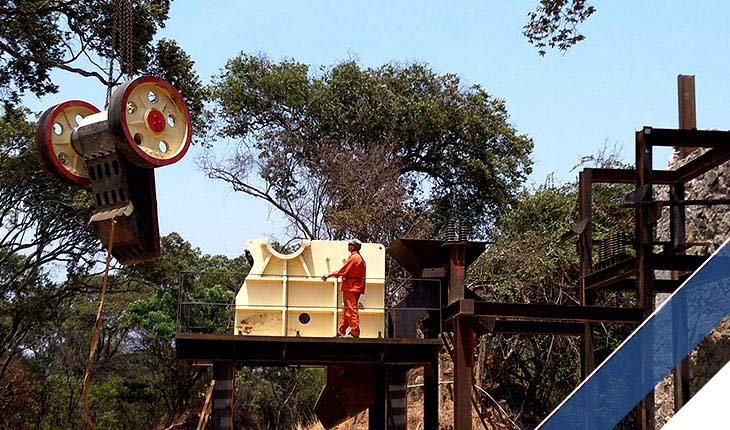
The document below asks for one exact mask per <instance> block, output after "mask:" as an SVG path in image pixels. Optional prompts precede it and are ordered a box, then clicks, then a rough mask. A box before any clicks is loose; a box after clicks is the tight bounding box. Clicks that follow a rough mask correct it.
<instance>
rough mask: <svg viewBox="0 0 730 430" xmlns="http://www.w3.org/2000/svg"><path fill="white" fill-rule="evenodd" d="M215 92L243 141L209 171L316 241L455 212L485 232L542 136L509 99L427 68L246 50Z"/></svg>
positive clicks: (433, 224)
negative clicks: (516, 114) (518, 117)
mask: <svg viewBox="0 0 730 430" xmlns="http://www.w3.org/2000/svg"><path fill="white" fill-rule="evenodd" d="M212 94H213V96H214V100H215V103H216V107H217V112H218V114H219V117H220V118H221V119H222V121H221V124H219V128H218V133H219V135H220V136H221V137H226V138H234V139H237V140H238V142H240V143H239V145H238V148H237V151H236V153H235V155H233V156H231V157H229V158H227V159H225V160H215V159H209V160H207V162H206V164H205V168H206V170H207V172H208V174H209V175H210V176H211V177H212V178H216V179H220V180H224V181H226V182H229V183H230V184H231V185H232V186H233V188H234V189H235V190H238V191H243V192H245V193H248V194H250V195H253V196H255V197H258V198H261V199H264V200H266V201H267V202H269V203H270V204H271V205H273V206H274V207H275V208H277V209H278V210H280V211H281V212H282V214H283V215H285V216H286V217H287V218H288V220H289V221H290V222H291V225H292V226H293V227H294V230H295V232H296V233H297V234H298V235H301V236H304V237H308V238H341V237H344V236H345V235H348V234H355V235H358V236H360V237H361V238H363V239H365V240H385V239H389V238H392V237H393V236H394V235H395V234H400V235H404V234H406V235H407V234H414V233H413V231H412V230H417V231H419V232H420V234H428V232H433V231H435V230H437V229H438V227H440V226H441V225H442V224H443V222H444V221H445V220H446V219H448V218H449V217H454V216H456V217H460V218H463V219H468V220H470V221H471V222H472V223H473V225H474V226H475V227H476V228H481V229H482V232H483V231H486V230H487V229H488V228H489V227H491V225H492V221H493V220H494V219H495V218H497V217H498V216H499V215H500V214H502V213H503V212H504V210H505V209H506V208H507V207H508V206H509V205H510V204H511V203H513V202H514V195H515V192H516V190H517V189H518V188H519V186H520V184H521V183H522V182H523V181H524V180H525V178H526V176H527V175H528V174H529V173H530V166H531V161H530V159H529V154H530V152H531V150H532V140H531V139H530V138H529V137H527V136H526V135H524V134H520V133H519V132H518V131H517V130H515V128H514V127H513V126H512V125H511V124H510V123H509V115H508V113H507V108H506V105H505V103H504V101H502V100H499V99H495V98H494V97H492V96H490V95H489V93H487V91H486V90H484V89H483V88H482V87H481V86H479V85H468V86H467V85H466V84H464V83H463V82H462V81H461V79H460V78H459V77H458V76H456V75H454V74H442V75H441V74H438V73H436V72H434V71H433V70H432V69H431V68H429V67H428V66H427V65H425V64H419V63H412V64H395V63H390V64H385V65H383V66H380V67H377V68H363V67H361V66H360V65H359V64H358V63H357V62H355V61H344V62H342V63H339V64H336V65H335V66H332V67H329V68H321V69H319V70H318V71H312V70H310V67H309V66H307V65H305V64H302V63H299V62H297V61H295V60H291V59H285V60H281V61H279V62H274V61H271V60H270V59H268V58H267V57H265V56H263V55H255V56H254V55H247V54H241V55H240V56H238V57H236V58H234V59H232V60H230V61H229V62H228V63H227V64H226V66H225V68H224V69H223V71H222V73H221V74H220V75H219V76H218V77H217V78H216V79H215V81H214V84H213V86H212ZM414 226H416V228H415V229H414Z"/></svg>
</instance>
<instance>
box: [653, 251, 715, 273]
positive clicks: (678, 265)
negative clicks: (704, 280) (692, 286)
mask: <svg viewBox="0 0 730 430" xmlns="http://www.w3.org/2000/svg"><path fill="white" fill-rule="evenodd" d="M652 260H653V262H654V264H653V266H651V268H653V269H654V270H682V271H692V272H693V271H695V270H697V268H699V267H700V266H701V265H702V263H704V262H705V260H707V256H706V255H682V254H654V255H653V256H652Z"/></svg>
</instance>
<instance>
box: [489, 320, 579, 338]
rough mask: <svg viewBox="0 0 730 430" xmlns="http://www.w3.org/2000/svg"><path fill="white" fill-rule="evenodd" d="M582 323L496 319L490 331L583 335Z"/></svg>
mask: <svg viewBox="0 0 730 430" xmlns="http://www.w3.org/2000/svg"><path fill="white" fill-rule="evenodd" d="M583 329H584V325H583V324H582V323H565V322H555V321H521V320H513V321H508V320H497V321H495V322H494V328H492V333H495V334H529V335H561V336H583V334H584V331H583Z"/></svg>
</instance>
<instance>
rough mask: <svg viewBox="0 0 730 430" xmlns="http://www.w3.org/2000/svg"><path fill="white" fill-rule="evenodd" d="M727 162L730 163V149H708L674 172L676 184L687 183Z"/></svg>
mask: <svg viewBox="0 0 730 430" xmlns="http://www.w3.org/2000/svg"><path fill="white" fill-rule="evenodd" d="M727 161H730V148H715V149H710V150H709V151H707V152H705V153H704V154H702V155H700V156H699V157H697V158H695V159H694V160H691V161H688V162H687V164H685V165H683V166H681V167H679V168H678V169H677V170H675V171H674V172H675V174H676V178H677V182H683V183H687V182H689V181H691V180H692V179H695V178H697V177H699V176H701V175H703V174H704V173H706V172H708V171H710V170H712V169H714V168H715V167H718V166H720V165H722V164H724V163H725V162H727Z"/></svg>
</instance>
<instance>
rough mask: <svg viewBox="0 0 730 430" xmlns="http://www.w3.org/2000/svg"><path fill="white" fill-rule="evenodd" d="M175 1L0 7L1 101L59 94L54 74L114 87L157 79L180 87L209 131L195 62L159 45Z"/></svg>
mask: <svg viewBox="0 0 730 430" xmlns="http://www.w3.org/2000/svg"><path fill="white" fill-rule="evenodd" d="M170 3H171V2H170V0H105V1H98V0H80V1H66V0H10V1H8V2H5V3H4V4H3V5H2V6H0V21H1V22H3V26H2V27H1V28H0V102H6V103H8V102H10V103H14V104H17V102H19V100H20V97H21V96H22V95H23V94H26V93H31V94H34V95H36V96H39V97H40V96H43V95H46V94H53V93H56V92H58V89H59V88H58V85H57V84H56V83H54V82H53V80H52V79H51V73H52V72H53V71H54V70H60V71H64V72H68V73H71V74H75V75H78V76H79V77H80V78H91V79H94V80H95V81H97V82H98V83H100V84H102V85H103V86H105V87H107V88H112V87H114V86H116V85H118V84H120V83H122V82H123V81H124V80H127V79H128V78H129V77H131V76H134V75H140V74H154V75H156V76H159V77H162V78H164V79H166V80H168V81H170V82H171V83H173V85H175V86H176V88H177V89H178V90H179V91H180V93H181V94H182V96H183V97H184V98H185V99H186V101H187V103H188V107H189V108H190V111H191V114H192V116H193V119H194V121H195V126H196V128H195V131H196V136H201V135H202V134H203V132H204V131H205V124H206V122H205V121H203V115H204V109H203V102H204V99H205V97H206V94H205V91H204V87H203V86H202V84H201V82H200V79H199V78H198V75H197V74H196V73H195V71H194V68H193V64H194V63H193V61H192V60H191V59H190V57H189V56H188V55H187V54H186V53H185V52H184V51H183V50H182V49H181V48H180V47H179V46H178V45H177V44H176V43H175V41H172V40H167V39H159V40H155V36H156V34H157V31H158V30H159V29H160V28H162V27H164V25H165V21H166V20H167V18H168V12H169V9H170Z"/></svg>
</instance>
